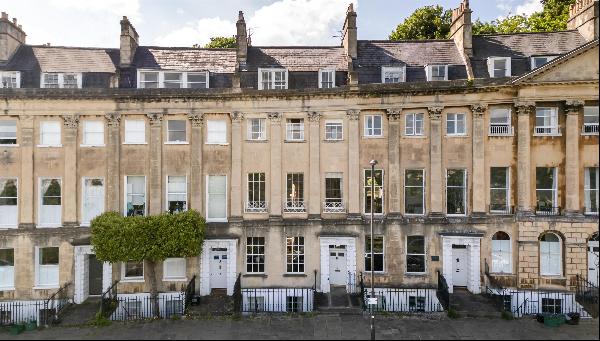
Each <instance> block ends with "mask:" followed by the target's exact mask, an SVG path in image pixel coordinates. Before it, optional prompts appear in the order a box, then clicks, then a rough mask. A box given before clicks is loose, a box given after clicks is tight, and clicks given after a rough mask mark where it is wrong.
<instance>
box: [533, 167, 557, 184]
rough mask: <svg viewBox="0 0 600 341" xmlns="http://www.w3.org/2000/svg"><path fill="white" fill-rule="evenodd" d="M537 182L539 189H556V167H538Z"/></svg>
mask: <svg viewBox="0 0 600 341" xmlns="http://www.w3.org/2000/svg"><path fill="white" fill-rule="evenodd" d="M535 182H536V188H537V189H554V168H549V167H536V170H535Z"/></svg>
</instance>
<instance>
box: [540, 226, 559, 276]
mask: <svg viewBox="0 0 600 341" xmlns="http://www.w3.org/2000/svg"><path fill="white" fill-rule="evenodd" d="M540 273H541V274H542V276H560V275H561V274H562V252H561V241H560V238H559V237H558V236H557V235H556V234H554V233H545V234H544V235H543V236H542V238H541V239H540Z"/></svg>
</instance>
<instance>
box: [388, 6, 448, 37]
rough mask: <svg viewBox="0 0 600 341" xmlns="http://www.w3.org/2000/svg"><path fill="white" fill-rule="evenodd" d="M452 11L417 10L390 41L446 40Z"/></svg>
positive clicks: (440, 7) (438, 7)
mask: <svg viewBox="0 0 600 341" xmlns="http://www.w3.org/2000/svg"><path fill="white" fill-rule="evenodd" d="M451 21H452V11H450V10H444V8H443V7H442V6H425V7H421V8H418V9H416V10H415V11H414V12H413V14H411V15H410V16H409V17H408V18H406V20H404V22H402V23H401V24H399V25H398V26H397V27H396V29H395V30H394V31H393V32H392V33H391V34H390V36H389V39H390V40H408V39H445V38H446V37H447V36H448V33H449V32H450V24H451Z"/></svg>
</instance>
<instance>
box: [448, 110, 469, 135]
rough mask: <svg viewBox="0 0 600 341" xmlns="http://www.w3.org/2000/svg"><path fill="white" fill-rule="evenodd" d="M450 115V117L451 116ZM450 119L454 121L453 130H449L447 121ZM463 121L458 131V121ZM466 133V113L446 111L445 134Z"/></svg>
mask: <svg viewBox="0 0 600 341" xmlns="http://www.w3.org/2000/svg"><path fill="white" fill-rule="evenodd" d="M451 117H452V118H451ZM459 117H462V120H460V119H459ZM450 121H452V122H454V131H453V132H451V131H450V130H449V124H448V123H449V122H450ZM461 121H462V122H463V124H462V127H463V131H462V132H461V131H459V129H458V127H459V125H458V123H459V122H461ZM466 135H467V115H466V114H465V113H460V112H459V113H447V114H446V136H466Z"/></svg>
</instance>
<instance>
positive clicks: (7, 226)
mask: <svg viewBox="0 0 600 341" xmlns="http://www.w3.org/2000/svg"><path fill="white" fill-rule="evenodd" d="M2 180H14V181H15V186H16V187H17V197H16V199H17V204H16V205H4V206H11V207H13V208H12V209H11V210H12V211H14V219H13V221H14V224H13V223H8V224H6V223H5V224H2V222H1V221H0V229H16V228H18V227H19V178H17V177H12V178H11V177H0V181H2ZM2 190H4V189H3V188H0V194H1V193H2V192H1V191H2ZM8 198H14V197H0V199H8ZM0 207H2V206H0ZM7 213H8V212H6V211H4V210H2V211H0V214H2V216H3V218H5V217H6V214H7Z"/></svg>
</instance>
